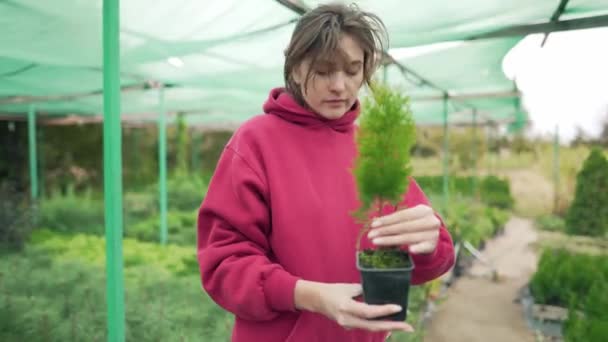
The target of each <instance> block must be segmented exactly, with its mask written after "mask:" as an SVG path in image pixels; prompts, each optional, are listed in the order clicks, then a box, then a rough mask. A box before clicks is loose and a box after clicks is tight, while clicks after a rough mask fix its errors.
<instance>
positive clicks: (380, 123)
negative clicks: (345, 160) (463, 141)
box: [352, 83, 416, 321]
mask: <svg viewBox="0 0 608 342" xmlns="http://www.w3.org/2000/svg"><path fill="white" fill-rule="evenodd" d="M370 90H371V94H370V96H369V97H368V98H366V99H365V101H364V102H363V108H362V113H361V117H360V122H359V127H358V130H357V133H356V136H355V141H356V146H357V150H358V154H357V157H356V159H355V163H354V167H353V170H352V172H353V175H354V177H355V182H356V185H357V191H358V195H359V200H360V203H361V204H360V206H359V208H358V210H357V211H356V212H354V213H353V214H354V217H355V218H356V220H357V221H358V222H359V223H360V225H361V230H360V232H359V236H358V238H357V245H356V251H357V253H356V254H357V255H356V262H357V268H358V269H359V271H360V272H361V279H362V285H363V297H364V300H365V301H366V302H367V303H369V304H387V303H393V304H398V305H401V307H402V308H403V310H402V311H401V312H399V313H397V314H394V315H390V316H387V317H381V318H380V319H392V320H399V321H401V320H405V319H406V313H407V304H408V293H409V283H410V275H411V272H412V270H413V269H414V264H413V262H412V259H411V258H410V256H409V254H408V253H407V252H406V251H405V250H402V249H400V248H398V247H377V248H368V249H365V250H361V239H362V238H363V235H364V234H365V233H366V232H368V231H369V230H370V224H371V219H372V218H373V217H375V216H379V215H380V214H381V212H382V210H383V208H386V207H387V206H390V207H391V208H392V209H393V210H397V209H401V207H399V208H398V206H399V203H401V202H402V199H403V195H404V193H405V191H406V189H407V186H408V184H409V181H410V180H409V177H410V175H411V173H412V167H411V165H410V150H411V148H412V146H413V145H414V142H415V139H416V135H415V125H414V121H413V118H412V112H411V109H410V105H409V98H407V97H406V96H403V95H402V94H400V93H399V92H397V91H395V90H392V89H391V88H389V87H388V86H386V85H384V84H379V83H373V84H372V85H371V86H370Z"/></svg>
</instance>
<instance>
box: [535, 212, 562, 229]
mask: <svg viewBox="0 0 608 342" xmlns="http://www.w3.org/2000/svg"><path fill="white" fill-rule="evenodd" d="M536 224H537V225H538V227H539V228H540V229H542V230H547V231H552V232H563V231H565V230H566V221H564V219H563V218H561V217H559V216H556V215H542V216H539V217H538V218H537V219H536Z"/></svg>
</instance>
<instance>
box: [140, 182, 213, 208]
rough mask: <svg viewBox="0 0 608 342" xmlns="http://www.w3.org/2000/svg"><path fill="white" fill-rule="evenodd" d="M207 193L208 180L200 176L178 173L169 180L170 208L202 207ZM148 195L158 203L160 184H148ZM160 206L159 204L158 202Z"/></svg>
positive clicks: (168, 195) (168, 203)
mask: <svg viewBox="0 0 608 342" xmlns="http://www.w3.org/2000/svg"><path fill="white" fill-rule="evenodd" d="M206 193H207V182H206V181H205V179H204V178H203V177H200V176H188V175H186V174H180V175H176V176H174V177H171V178H169V179H168V181H167V205H168V207H169V209H176V210H185V211H192V210H196V209H198V208H199V207H200V205H201V203H202V201H203V199H204V197H205V194H206ZM146 195H147V196H148V197H149V198H154V199H155V202H156V203H158V184H154V185H150V186H148V188H147V190H146ZM156 207H158V204H156Z"/></svg>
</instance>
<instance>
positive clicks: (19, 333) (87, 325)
mask: <svg viewBox="0 0 608 342" xmlns="http://www.w3.org/2000/svg"><path fill="white" fill-rule="evenodd" d="M61 247H63V248H66V247H68V245H61ZM68 248H69V247H68ZM155 248H156V251H155V252H153V251H150V252H149V253H147V254H144V255H140V258H141V260H142V264H141V265H139V264H138V265H131V264H128V263H127V264H126V265H125V275H126V276H125V302H126V303H125V310H126V332H125V334H126V340H127V341H176V342H177V341H199V340H200V339H201V336H204V337H205V339H208V340H211V341H229V339H230V329H231V325H232V317H231V315H230V314H229V313H227V312H226V311H224V310H222V309H221V308H219V307H218V306H217V305H216V304H215V303H214V302H213V301H212V300H211V299H210V298H209V297H208V296H207V295H206V294H205V293H204V291H202V289H201V286H200V278H199V276H198V274H197V272H195V271H194V270H193V271H191V272H189V273H188V274H186V275H183V276H180V277H175V276H173V273H172V272H167V270H166V269H165V268H164V265H158V264H157V261H158V259H157V258H156V257H155V255H156V254H157V253H161V254H164V253H163V252H162V250H163V247H160V246H156V247H155ZM192 254H193V253H192ZM9 275H10V276H9ZM105 283H106V279H105V272H104V264H103V263H101V264H100V263H97V262H94V263H91V262H89V260H87V259H82V258H79V257H76V258H60V259H56V258H55V256H54V254H48V251H47V249H46V248H40V246H38V247H29V246H28V248H27V249H26V251H25V252H24V253H20V254H10V255H4V256H3V257H2V258H0V340H1V341H32V342H37V341H40V342H42V341H45V342H46V341H104V340H106V339H107V336H106V331H107V329H106V309H105V286H104V284H105Z"/></svg>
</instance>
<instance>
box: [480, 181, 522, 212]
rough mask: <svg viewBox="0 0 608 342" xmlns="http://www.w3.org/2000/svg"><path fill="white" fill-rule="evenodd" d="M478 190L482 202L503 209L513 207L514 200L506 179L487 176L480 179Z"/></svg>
mask: <svg viewBox="0 0 608 342" xmlns="http://www.w3.org/2000/svg"><path fill="white" fill-rule="evenodd" d="M479 190H480V196H481V200H482V201H483V202H484V203H487V204H488V205H491V206H495V207H498V208H503V209H511V208H512V207H513V202H514V200H513V197H511V188H510V186H509V182H508V181H507V180H503V179H500V178H498V177H496V176H487V177H485V178H484V179H483V180H482V181H481V184H480V189H479Z"/></svg>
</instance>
